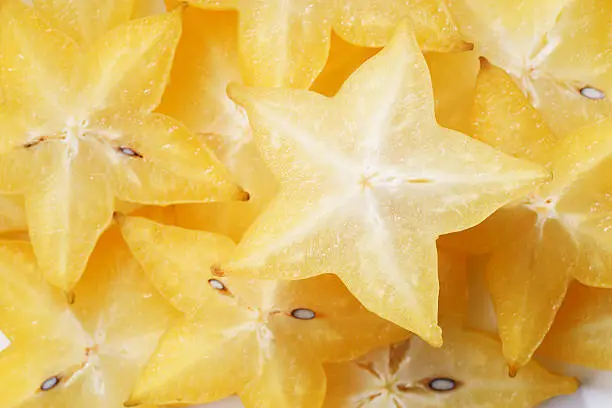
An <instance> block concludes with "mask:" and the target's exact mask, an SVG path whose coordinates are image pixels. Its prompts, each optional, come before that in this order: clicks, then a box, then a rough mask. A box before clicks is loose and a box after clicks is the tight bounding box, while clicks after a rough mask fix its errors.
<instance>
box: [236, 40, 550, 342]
mask: <svg viewBox="0 0 612 408" xmlns="http://www.w3.org/2000/svg"><path fill="white" fill-rule="evenodd" d="M230 96H232V98H233V99H235V100H237V101H238V102H240V103H241V104H242V105H243V106H244V107H245V108H246V110H247V112H248V113H249V119H250V121H251V125H252V126H253V128H254V136H255V139H256V142H257V143H258V145H259V147H260V150H261V151H262V152H263V155H264V160H265V161H266V163H267V164H268V165H269V166H270V168H271V170H272V171H273V172H274V173H275V175H276V176H277V177H279V179H280V183H281V190H280V192H279V194H278V195H277V196H276V198H275V199H274V200H273V201H272V202H271V203H270V205H269V206H268V207H267V208H266V211H265V212H264V213H263V214H262V215H261V216H260V217H259V218H258V219H257V220H256V222H255V223H254V224H253V226H251V228H250V229H249V230H248V231H247V233H246V234H245V236H244V237H243V239H242V240H241V242H240V245H239V246H238V248H237V250H236V252H235V255H234V256H233V258H232V261H231V262H230V263H228V264H227V268H228V271H230V272H232V273H248V274H251V275H255V276H262V277H266V276H267V277H277V278H278V277H282V278H291V279H296V278H302V277H307V276H313V275H317V274H321V273H329V272H330V271H332V272H334V273H337V274H338V275H339V276H340V277H341V278H342V279H343V281H344V282H345V284H347V286H348V287H349V289H350V290H351V291H352V292H353V293H354V294H356V295H357V297H358V298H359V300H360V301H361V302H362V303H363V304H364V305H365V306H366V307H367V308H368V309H370V310H372V311H374V312H376V313H378V314H380V315H381V316H383V317H385V318H387V319H390V320H392V321H394V322H395V323H397V324H400V325H401V326H402V327H405V328H407V329H410V330H411V331H414V332H416V333H417V334H419V335H421V336H424V338H426V339H427V340H428V341H431V342H432V343H435V344H439V342H440V337H439V329H438V328H437V327H436V315H437V310H436V309H437V307H436V304H437V300H436V298H437V278H436V276H435V271H436V249H435V245H434V241H435V239H436V238H437V236H438V235H439V234H442V233H446V232H450V231H456V230H459V229H464V228H467V227H470V226H472V225H474V224H477V223H478V222H480V221H482V219H484V218H485V217H486V216H488V215H489V214H490V213H491V212H493V211H494V210H495V209H497V208H498V207H499V206H501V205H504V204H505V203H507V202H508V201H510V200H512V199H514V198H517V197H520V196H521V195H522V194H524V193H526V192H528V191H529V190H530V189H531V188H532V187H533V185H534V182H536V181H537V180H538V179H542V178H546V173H545V172H543V171H542V170H541V169H540V168H539V167H537V166H533V165H531V164H528V163H525V162H521V161H518V160H515V159H512V158H510V157H507V156H504V155H501V154H499V153H498V152H495V151H494V150H493V149H491V148H489V147H488V146H486V145H484V144H482V143H479V142H476V141H473V140H472V139H470V138H468V137H467V136H465V135H462V134H460V133H457V132H454V131H451V130H447V129H444V128H441V127H439V126H438V125H437V123H436V121H435V118H434V110H433V105H434V103H433V97H432V95H431V84H430V81H429V78H428V74H427V67H426V64H425V61H424V59H423V57H422V55H421V53H420V50H419V49H418V47H417V44H416V42H415V40H414V39H413V38H411V35H410V34H409V33H408V32H407V30H406V29H400V30H399V31H398V34H397V36H396V38H395V40H393V41H392V42H391V44H390V45H389V46H388V47H387V48H386V49H383V51H381V52H380V53H379V54H377V55H376V56H375V57H373V58H371V59H370V60H369V61H367V62H366V63H365V64H364V65H362V66H361V67H360V68H359V69H358V70H357V71H356V72H355V73H354V74H353V75H352V76H351V77H349V79H348V80H347V82H346V83H345V84H344V86H343V88H342V89H341V90H340V92H339V93H338V94H337V95H336V96H335V97H334V98H331V99H328V98H324V97H322V96H320V95H318V94H315V93H311V92H306V91H291V90H271V89H266V90H264V89H259V88H245V87H238V86H233V87H231V88H230ZM338 117H343V118H344V120H343V121H341V122H340V121H338V120H337V118H338ZM441 145H443V146H444V147H445V149H444V150H443V151H441V150H440V148H439V146H441ZM407 158H410V160H407ZM493 169H494V170H493ZM425 220H426V221H425ZM417 231H418V232H417ZM312 248H316V250H317V256H311V252H312ZM406 248H410V250H407V249H406ZM321 254H325V255H324V256H321ZM373 288H374V289H373ZM407 307H408V309H409V310H411V313H405V310H406V308H407Z"/></svg>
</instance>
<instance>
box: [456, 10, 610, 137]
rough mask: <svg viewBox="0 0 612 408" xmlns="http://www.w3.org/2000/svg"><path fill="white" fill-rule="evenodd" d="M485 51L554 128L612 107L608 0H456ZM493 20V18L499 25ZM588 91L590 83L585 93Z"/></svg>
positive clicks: (567, 127)
mask: <svg viewBox="0 0 612 408" xmlns="http://www.w3.org/2000/svg"><path fill="white" fill-rule="evenodd" d="M449 4H450V10H451V14H452V15H453V17H454V21H455V22H456V23H457V25H458V26H459V29H460V31H461V33H462V34H463V35H465V36H466V38H467V39H468V40H469V41H473V42H474V44H475V47H476V49H477V51H478V52H479V54H480V55H483V56H484V57H486V58H487V59H488V60H490V61H491V62H492V63H493V64H495V65H497V66H499V67H501V68H503V69H504V70H506V71H507V72H508V73H509V74H510V75H511V76H512V78H513V80H514V81H515V83H516V84H517V85H518V86H519V87H521V89H522V91H523V92H525V93H526V95H527V96H528V98H529V101H530V102H531V104H533V105H534V106H535V107H536V108H537V109H538V110H539V111H540V112H541V114H542V117H543V118H544V121H545V123H546V124H547V126H548V127H550V128H551V129H552V131H553V132H554V133H555V134H557V135H559V136H562V135H565V134H567V133H568V132H571V131H573V130H575V129H577V128H579V127H581V126H584V125H587V124H591V123H595V122H597V121H599V120H601V119H604V118H606V117H609V116H610V114H611V113H612V103H611V102H610V96H612V70H610V66H611V63H612V59H611V58H612V57H611V54H610V52H609V49H608V45H607V41H606V39H607V38H608V37H609V35H610V34H609V33H610V22H611V21H612V20H611V19H612V17H611V16H612V13H611V12H610V11H611V10H612V8H611V7H612V5H611V4H610V2H608V1H606V0H585V1H572V0H544V1H531V0H509V1H503V2H491V1H487V0H451V1H450V2H449ZM492 22H495V23H494V24H493V23H492ZM584 89H587V91H586V92H585V91H584Z"/></svg>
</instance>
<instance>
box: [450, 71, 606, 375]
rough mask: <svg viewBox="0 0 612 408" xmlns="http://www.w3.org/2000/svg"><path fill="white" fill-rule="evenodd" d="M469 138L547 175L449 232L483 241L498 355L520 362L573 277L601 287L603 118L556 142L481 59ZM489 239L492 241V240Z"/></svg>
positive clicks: (514, 91) (603, 281)
mask: <svg viewBox="0 0 612 408" xmlns="http://www.w3.org/2000/svg"><path fill="white" fill-rule="evenodd" d="M475 107H476V110H475V118H474V120H475V125H474V135H475V137H477V138H479V139H481V140H484V141H486V142H487V143H489V144H491V145H493V146H495V147H497V148H499V149H501V150H502V151H504V152H506V153H508V154H512V155H515V156H517V157H522V158H529V159H531V160H533V161H536V162H539V163H542V164H543V165H546V166H548V167H549V168H550V169H551V170H552V172H553V181H551V182H550V183H548V184H545V185H543V186H541V187H539V188H538V190H537V191H535V192H534V193H532V194H530V195H529V197H527V198H526V199H525V200H520V201H518V202H516V203H513V204H512V205H510V206H507V207H505V208H503V209H501V210H499V211H498V212H496V213H495V214H494V215H492V216H491V217H490V218H489V219H488V220H486V221H485V222H483V223H482V224H481V225H479V226H477V227H475V228H473V229H471V230H469V231H466V232H463V233H460V234H458V235H457V236H456V237H454V239H455V240H460V241H461V242H464V243H471V245H473V246H475V247H476V249H478V247H482V246H486V247H488V248H490V249H492V251H493V252H492V254H491V256H490V259H489V261H488V264H487V267H486V269H487V281H488V286H489V290H490V291H491V295H492V298H493V302H494V305H495V309H496V313H497V318H498V325H499V333H500V336H501V338H502V341H503V344H504V354H505V356H506V358H507V359H508V362H509V363H510V366H511V368H512V370H513V371H515V370H516V369H517V368H519V367H520V366H522V365H524V364H525V363H526V362H527V361H528V360H529V358H530V357H531V355H532V354H533V352H534V351H535V349H536V348H537V347H538V345H539V344H540V342H541V341H542V339H543V338H544V336H545V334H546V332H547V331H548V329H549V328H550V325H551V324H552V322H553V319H554V317H555V314H556V312H557V310H558V308H559V306H560V305H561V302H562V301H563V298H564V296H565V292H566V290H567V286H568V284H569V282H570V281H571V279H572V278H576V279H578V280H580V281H582V282H583V283H585V284H588V285H593V286H604V287H610V286H611V285H612V273H610V266H611V265H610V262H611V260H612V254H611V253H610V249H609V248H608V244H607V242H608V241H609V233H610V232H609V231H610V230H611V227H612V217H611V211H612V202H611V201H610V198H609V197H608V195H609V194H608V192H609V191H610V188H611V187H612V185H611V184H610V182H609V181H608V178H607V177H606V175H607V174H608V172H609V168H610V166H611V164H612V142H611V139H610V137H609V136H610V134H611V132H612V123H611V122H609V121H606V122H601V123H599V124H597V125H596V126H590V127H585V128H582V129H580V130H578V131H576V132H574V133H573V134H571V135H569V136H567V137H566V138H564V139H563V140H561V141H556V140H555V138H554V136H552V133H550V131H549V130H548V129H547V128H546V126H545V125H544V124H543V123H542V120H541V118H540V116H539V115H538V113H537V111H536V110H535V109H534V108H532V107H531V106H530V105H529V103H528V101H527V100H526V99H525V97H524V96H523V94H522V93H521V91H520V90H519V89H518V88H517V87H516V86H515V84H514V83H513V81H512V80H511V79H510V77H509V76H508V75H507V74H506V73H505V72H504V71H502V70H501V69H499V68H496V67H494V66H492V65H490V64H488V63H486V62H483V68H482V69H481V72H480V74H479V78H478V86H477V93H476V104H475ZM491 243H494V244H495V245H491Z"/></svg>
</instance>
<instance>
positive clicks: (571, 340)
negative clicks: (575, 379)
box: [540, 283, 612, 370]
mask: <svg viewBox="0 0 612 408" xmlns="http://www.w3.org/2000/svg"><path fill="white" fill-rule="evenodd" d="M611 317H612V291H610V289H596V288H589V287H586V286H583V285H581V284H578V283H574V284H573V285H572V286H571V287H570V289H569V291H568V293H567V298H566V299H565V302H564V303H563V306H562V307H561V309H560V310H559V313H558V315H557V319H556V320H555V323H554V324H553V326H552V328H551V329H550V332H549V333H548V335H547V336H546V338H545V339H544V342H543V343H542V347H541V348H540V354H542V355H543V356H546V357H549V358H554V359H555V360H560V361H564V362H567V363H570V364H579V365H583V366H587V367H592V368H597V369H600V370H610V369H611V368H612V353H611V352H610V348H609V346H608V339H609V337H610V330H611V327H610V325H611V323H610V322H611V321H612V320H611V319H610V318H611Z"/></svg>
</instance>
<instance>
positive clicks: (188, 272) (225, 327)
mask: <svg viewBox="0 0 612 408" xmlns="http://www.w3.org/2000/svg"><path fill="white" fill-rule="evenodd" d="M119 222H120V224H121V230H122V233H123V235H124V237H125V239H126V241H127V242H128V244H129V246H130V249H131V250H132V252H133V254H134V256H135V257H136V259H138V260H139V262H141V264H142V266H143V268H144V269H145V271H146V272H147V274H148V276H149V278H150V279H151V281H152V282H153V285H154V286H155V287H156V288H157V290H158V291H159V292H160V293H161V294H162V295H163V296H164V297H165V298H166V299H168V300H169V301H170V302H171V303H172V304H173V305H174V306H175V307H176V308H177V309H178V310H180V311H182V312H183V313H184V314H185V317H184V319H183V320H181V321H180V322H178V323H177V324H176V325H174V326H172V327H171V328H170V329H169V330H168V331H167V332H166V334H165V335H164V336H163V338H162V339H161V340H160V343H159V346H158V348H157V350H156V351H155V353H154V355H153V357H152V358H151V360H150V361H149V363H148V364H147V367H146V368H145V369H144V371H143V374H142V377H141V378H140V380H139V381H138V383H137V385H136V387H135V389H134V391H133V393H132V397H131V399H130V401H129V402H128V403H127V405H128V406H135V405H139V404H142V403H150V404H189V403H191V404H194V403H198V402H210V401H215V400H218V399H221V398H224V397H227V396H230V395H232V394H238V395H239V396H240V398H241V400H242V402H243V404H244V405H245V406H246V407H247V408H250V407H294V408H316V407H320V406H321V404H322V402H323V397H324V395H325V373H324V371H323V362H327V361H342V360H348V359H352V358H355V357H356V356H358V355H360V354H362V353H364V352H365V351H366V350H370V349H372V348H375V347H378V346H379V345H383V344H388V343H390V342H393V341H397V340H394V339H402V338H405V337H406V336H407V335H408V332H406V331H404V330H402V329H401V328H399V327H397V326H395V325H394V324H392V323H389V322H387V321H385V320H383V319H381V318H379V317H378V316H376V315H374V314H373V313H371V312H369V311H367V310H366V309H365V308H364V307H363V306H361V305H360V304H359V302H358V301H357V300H356V299H355V298H353V297H352V296H351V294H350V293H349V292H348V290H346V288H345V287H344V286H343V285H342V283H341V282H340V281H339V280H338V279H337V278H336V277H335V276H333V275H324V276H319V277H316V278H311V279H307V280H302V281H275V280H256V279H247V278H239V277H236V278H233V277H225V276H224V273H223V271H222V270H221V269H219V268H218V263H219V261H220V260H222V259H224V258H226V257H227V256H229V255H230V253H231V252H232V251H233V249H234V246H235V244H234V243H233V242H232V241H231V240H230V239H229V238H227V237H225V236H222V235H217V234H213V233H210V232H204V231H196V230H187V229H183V228H180V227H175V226H164V225H161V224H157V223H155V222H153V221H150V220H147V219H144V218H138V217H127V218H121V219H120V220H119Z"/></svg>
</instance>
